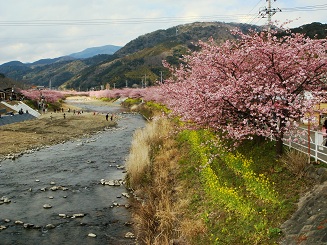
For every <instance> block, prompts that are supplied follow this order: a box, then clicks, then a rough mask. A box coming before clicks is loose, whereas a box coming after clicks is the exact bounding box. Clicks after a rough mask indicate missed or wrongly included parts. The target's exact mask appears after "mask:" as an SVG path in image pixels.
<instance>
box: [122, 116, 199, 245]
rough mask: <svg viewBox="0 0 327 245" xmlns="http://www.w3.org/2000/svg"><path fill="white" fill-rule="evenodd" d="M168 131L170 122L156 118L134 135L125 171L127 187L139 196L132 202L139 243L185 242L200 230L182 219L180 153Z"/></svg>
mask: <svg viewBox="0 0 327 245" xmlns="http://www.w3.org/2000/svg"><path fill="white" fill-rule="evenodd" d="M170 134H171V126H170V122H168V121H167V120H166V119H160V120H158V121H152V122H150V123H149V124H148V125H147V126H146V128H145V129H143V130H142V133H141V130H140V131H138V132H136V133H135V135H134V136H135V138H134V140H133V143H132V150H131V154H130V156H129V158H128V161H127V170H128V180H129V183H130V187H131V188H133V189H134V191H135V192H134V193H137V195H138V197H140V198H141V201H140V202H141V203H139V202H138V201H136V200H134V201H135V202H137V203H134V204H135V205H133V206H134V210H133V218H134V223H135V229H136V233H137V238H138V242H139V244H148V245H150V244H151V245H166V244H167V245H168V244H180V245H181V244H189V243H187V242H186V239H187V238H189V237H192V236H193V235H194V233H197V234H198V232H202V231H203V229H204V228H203V227H204V226H203V224H202V223H201V221H199V220H197V221H194V220H191V219H187V220H184V219H185V218H184V217H183V214H184V213H185V211H186V207H187V205H188V204H189V201H188V200H187V199H185V198H184V197H185V196H187V193H185V192H182V190H184V191H185V189H184V188H183V187H181V186H182V185H183V183H181V182H180V180H178V179H179V178H178V174H179V163H178V162H179V158H180V157H181V153H180V152H179V150H178V146H177V143H176V141H175V140H174V139H173V137H171V136H172V135H170ZM145 143H146V146H145ZM145 149H146V150H147V152H144V151H145ZM144 156H147V157H146V158H144V160H143V162H140V161H138V160H139V159H142V158H143V157H144Z"/></svg>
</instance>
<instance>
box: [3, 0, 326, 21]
mask: <svg viewBox="0 0 327 245" xmlns="http://www.w3.org/2000/svg"><path fill="white" fill-rule="evenodd" d="M261 1H262V0H260V1H259V2H258V3H257V4H256V5H255V6H254V7H253V8H252V9H251V11H250V12H249V13H251V12H252V11H253V10H254V9H255V8H256V7H257V6H258V5H259V3H260V2H261ZM267 1H268V0H267ZM325 10H327V4H320V5H311V6H303V7H293V8H281V9H279V8H269V7H268V8H265V9H262V10H260V11H259V14H233V15H208V16H185V17H158V18H121V19H75V20H74V19H70V20H69V19H67V20H64V19H61V20H50V19H49V20H21V21H20V20H16V21H0V26H13V27H14V26H18V27H19V26H22V27H26V26H35V27H38V26H97V25H115V24H123V25H134V24H153V23H173V22H179V23H180V22H186V21H231V22H232V21H239V20H240V19H250V23H252V22H253V21H254V20H256V19H257V18H260V17H265V16H266V15H268V16H269V15H271V16H272V15H273V14H275V13H276V12H278V11H282V12H298V11H325ZM247 22H249V21H247Z"/></svg>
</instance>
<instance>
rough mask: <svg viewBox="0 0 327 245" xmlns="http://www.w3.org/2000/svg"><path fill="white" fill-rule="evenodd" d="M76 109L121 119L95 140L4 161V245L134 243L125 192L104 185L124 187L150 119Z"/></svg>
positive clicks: (0, 171)
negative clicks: (136, 139)
mask: <svg viewBox="0 0 327 245" xmlns="http://www.w3.org/2000/svg"><path fill="white" fill-rule="evenodd" d="M75 105H78V106H80V107H82V108H84V110H89V111H100V112H104V113H107V112H109V113H115V115H119V117H120V119H119V120H118V124H117V126H116V127H114V128H112V129H109V130H106V131H103V132H100V133H98V134H95V135H93V136H91V137H88V138H82V139H80V140H75V141H69V142H66V143H63V144H58V145H54V146H51V147H48V148H44V149H41V150H39V151H35V152H33V153H30V154H25V155H23V156H21V157H20V158H18V159H16V160H5V161H2V162H0V164H1V166H0V198H1V199H2V202H1V201H0V203H3V202H5V203H3V204H1V205H0V244H1V245H3V244H6V245H7V244H8V245H18V244H24V245H25V244H26V245H29V244H33V245H34V244H91V245H92V244H113V245H116V244H117V245H120V244H122V245H123V244H135V240H133V239H131V238H125V235H126V233H128V232H133V231H132V227H131V226H130V221H131V214H130V209H128V198H127V197H126V196H125V193H126V192H127V190H126V188H125V187H124V185H123V184H122V185H119V186H111V185H103V184H101V183H100V182H101V180H102V181H103V180H107V181H109V180H111V181H112V180H116V184H117V182H119V183H122V180H123V179H124V176H125V171H124V168H123V167H124V164H125V159H126V157H127V155H128V152H129V148H130V144H131V140H132V135H133V132H134V131H135V129H137V128H141V127H143V126H144V125H145V121H144V119H143V118H142V117H141V116H140V115H133V114H121V113H120V110H121V109H120V107H113V106H111V107H110V106H101V107H99V106H95V105H92V104H75ZM20 221H21V222H20ZM1 227H2V228H4V227H6V228H5V229H2V230H1ZM90 234H94V235H96V237H92V236H89V235H90Z"/></svg>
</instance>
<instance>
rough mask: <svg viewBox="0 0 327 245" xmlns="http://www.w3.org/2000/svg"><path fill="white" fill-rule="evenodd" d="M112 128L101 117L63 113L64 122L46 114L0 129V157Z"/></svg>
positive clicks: (61, 115)
mask: <svg viewBox="0 0 327 245" xmlns="http://www.w3.org/2000/svg"><path fill="white" fill-rule="evenodd" d="M50 117H52V119H51V118H50ZM115 124H116V123H114V122H110V121H109V122H108V121H106V119H105V116H104V115H101V114H100V115H93V114H92V113H83V114H80V115H73V113H67V112H66V119H64V117H63V113H50V112H49V113H46V114H44V115H42V116H41V117H40V118H38V119H34V120H28V121H24V122H20V123H13V124H9V125H4V126H1V127H0V131H1V133H0V134H1V141H0V156H1V155H6V154H12V153H18V152H22V151H24V150H27V149H33V148H36V147H41V146H46V145H52V144H56V143H60V142H63V141H66V140H69V139H73V138H77V137H81V136H83V135H85V134H91V133H94V132H96V131H99V130H103V129H104V128H105V127H108V126H114V125H115Z"/></svg>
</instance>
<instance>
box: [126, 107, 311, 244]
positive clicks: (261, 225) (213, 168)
mask: <svg viewBox="0 0 327 245" xmlns="http://www.w3.org/2000/svg"><path fill="white" fill-rule="evenodd" d="M148 109H149V108H148ZM157 109H158V107H157ZM143 110H144V108H143ZM150 110H151V108H150ZM161 123H162V122H161V120H159V121H153V122H151V123H150V124H149V125H150V126H149V127H147V128H146V129H145V130H144V131H143V133H142V134H143V137H145V138H146V140H144V138H143V139H142V140H141V141H139V142H135V143H134V144H135V145H138V146H140V148H139V149H137V148H136V149H134V150H132V152H131V155H130V157H129V161H128V166H129V168H128V176H129V183H130V185H131V187H132V188H133V189H134V190H135V193H136V194H137V195H138V196H139V197H141V200H142V205H138V204H136V205H134V206H135V210H134V211H135V212H134V217H135V222H136V228H137V231H138V237H139V241H140V242H141V244H169V241H172V240H174V241H175V242H179V243H178V244H276V243H277V241H278V239H279V238H280V236H281V234H280V232H281V230H280V229H279V227H280V225H281V224H282V223H283V221H285V220H287V219H288V218H289V216H290V215H291V214H292V213H293V212H294V209H295V208H296V205H295V203H296V202H297V200H298V198H299V196H300V194H301V193H303V192H304V191H306V190H308V188H310V186H311V185H312V184H313V183H312V182H311V181H310V180H308V179H297V178H296V177H295V176H294V175H293V174H292V173H291V172H289V171H288V170H287V169H286V168H285V166H284V165H283V164H282V163H281V162H280V161H277V160H276V158H275V156H274V152H275V150H274V145H273V142H270V141H249V142H244V143H243V144H242V146H240V147H239V148H238V149H236V150H235V151H233V152H227V151H225V150H223V149H222V148H221V147H220V145H221V144H220V143H219V142H217V138H216V137H215V135H214V134H213V133H212V132H209V131H206V130H197V131H192V130H183V131H179V130H178V131H176V125H173V124H171V123H172V122H171V121H170V122H169V123H168V122H165V125H166V124H169V125H170V126H169V127H167V126H165V127H163V126H162V125H161ZM156 130H157V132H153V131H156ZM150 132H151V133H150ZM173 132H174V133H173ZM151 135H152V136H151ZM136 138H137V137H136ZM158 139H160V140H159V141H158ZM140 142H142V144H141V143H140ZM140 152H142V153H141V154H139V153H140ZM140 155H142V157H143V158H140ZM133 159H134V161H133ZM142 159H143V160H142ZM131 166H134V167H135V166H137V167H136V168H134V169H133V168H132V167H131ZM135 169H137V171H136V170H135ZM136 172H137V175H135V173H136ZM135 176H137V177H135ZM144 231H147V232H144Z"/></svg>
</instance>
